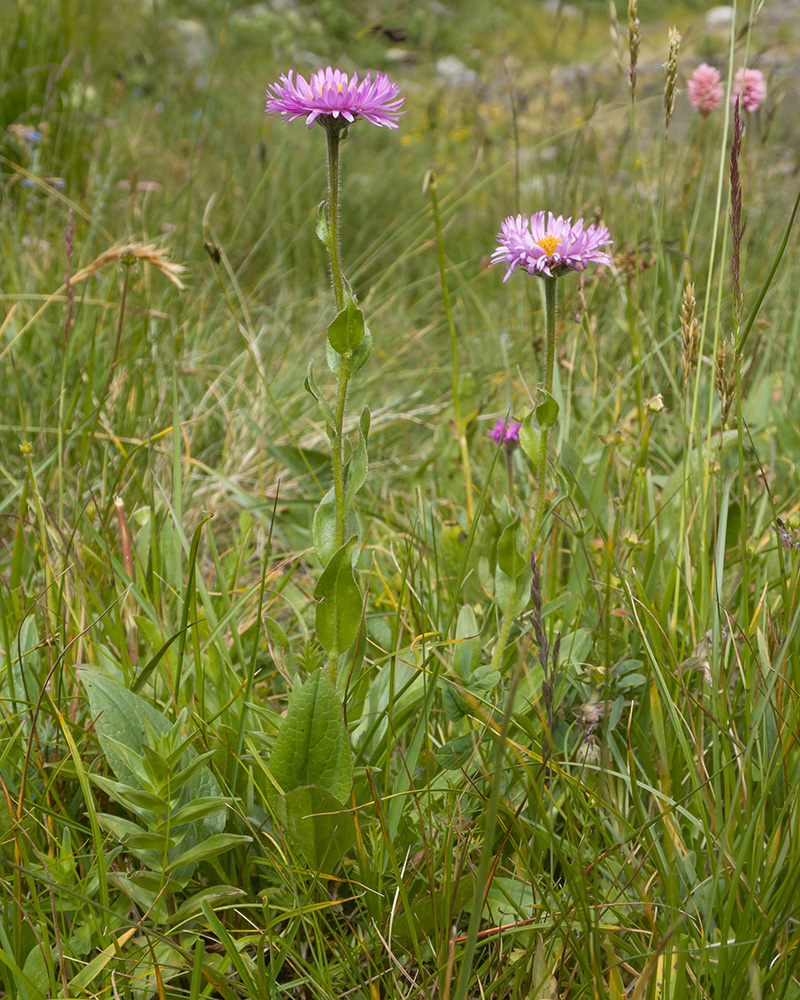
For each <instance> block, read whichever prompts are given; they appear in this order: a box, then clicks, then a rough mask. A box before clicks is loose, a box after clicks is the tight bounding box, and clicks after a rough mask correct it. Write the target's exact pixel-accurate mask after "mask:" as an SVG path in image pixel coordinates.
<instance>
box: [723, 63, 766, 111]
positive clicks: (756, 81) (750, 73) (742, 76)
mask: <svg viewBox="0 0 800 1000" xmlns="http://www.w3.org/2000/svg"><path fill="white" fill-rule="evenodd" d="M766 96H767V84H766V82H765V81H764V74H763V73H762V72H761V70H760V69H740V70H737V72H736V76H735V77H734V78H733V90H732V91H731V101H732V102H733V101H735V100H736V98H737V97H738V98H739V99H740V104H741V106H742V107H743V108H744V110H745V111H756V110H757V109H758V108H759V107H761V105H762V104H763V103H764V98H765V97H766Z"/></svg>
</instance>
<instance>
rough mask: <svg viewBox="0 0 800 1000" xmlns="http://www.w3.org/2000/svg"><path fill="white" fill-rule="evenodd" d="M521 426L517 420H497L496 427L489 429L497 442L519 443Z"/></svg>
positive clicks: (493, 439) (491, 436) (492, 437)
mask: <svg viewBox="0 0 800 1000" xmlns="http://www.w3.org/2000/svg"><path fill="white" fill-rule="evenodd" d="M521 426H522V424H521V423H519V421H517V420H495V422H494V427H493V428H492V429H491V430H490V431H489V437H490V438H491V439H492V441H494V443H495V444H506V445H515V444H519V429H520V427H521Z"/></svg>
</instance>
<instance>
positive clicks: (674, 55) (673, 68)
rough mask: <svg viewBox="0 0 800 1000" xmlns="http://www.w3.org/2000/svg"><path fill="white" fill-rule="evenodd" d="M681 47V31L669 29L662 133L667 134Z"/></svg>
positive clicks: (675, 91) (673, 108)
mask: <svg viewBox="0 0 800 1000" xmlns="http://www.w3.org/2000/svg"><path fill="white" fill-rule="evenodd" d="M680 47H681V33H680V32H679V31H678V29H677V28H670V29H669V51H668V52H667V62H666V65H665V66H664V77H665V83H664V135H665V136H666V135H668V134H669V123H670V120H671V119H672V112H673V111H674V110H675V95H676V93H677V90H676V89H675V82H676V81H677V79H678V51H679V50H680Z"/></svg>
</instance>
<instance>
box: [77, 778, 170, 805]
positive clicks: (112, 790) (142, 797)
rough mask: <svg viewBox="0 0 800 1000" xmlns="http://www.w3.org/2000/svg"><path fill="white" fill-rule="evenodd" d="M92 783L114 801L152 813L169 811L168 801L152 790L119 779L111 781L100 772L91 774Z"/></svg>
mask: <svg viewBox="0 0 800 1000" xmlns="http://www.w3.org/2000/svg"><path fill="white" fill-rule="evenodd" d="M91 780H92V784H94V785H97V787H98V788H102V790H103V791H104V792H105V793H106V795H109V796H110V797H111V798H112V799H114V801H115V802H121V803H122V805H125V806H128V808H132V807H133V808H132V811H134V812H135V811H136V809H137V808H138V809H147V810H149V811H150V812H152V813H156V814H159V813H163V812H169V803H168V802H166V801H165V800H164V799H162V798H160V797H159V796H158V795H153V794H152V792H147V791H144V790H143V789H141V788H134V787H133V786H132V785H125V784H123V783H122V782H121V781H112V780H111V778H104V777H103V776H102V775H101V774H93V775H91Z"/></svg>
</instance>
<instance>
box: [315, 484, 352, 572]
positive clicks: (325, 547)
mask: <svg viewBox="0 0 800 1000" xmlns="http://www.w3.org/2000/svg"><path fill="white" fill-rule="evenodd" d="M351 535H356V536H357V537H359V538H360V537H361V530H360V525H359V523H358V518H357V517H356V513H355V511H354V510H353V509H352V508H351V509H349V510H348V512H347V521H346V523H345V536H346V537H347V538H350V536H351ZM311 536H312V538H313V539H314V548H315V549H316V550H317V555H318V556H319V561H320V562H321V563H322V565H323V566H327V565H328V563H329V562H330V561H331V558H332V557H333V554H334V552H335V551H336V507H335V496H334V492H333V487H331V488H330V489H329V490H328V492H327V493H326V494H325V496H324V497H323V498H322V499H321V500H320V502H319V504H318V505H317V509H316V510H315V511H314V519H313V521H312V523H311ZM353 556H354V557H355V556H357V552H356V550H355V549H354V550H353Z"/></svg>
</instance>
